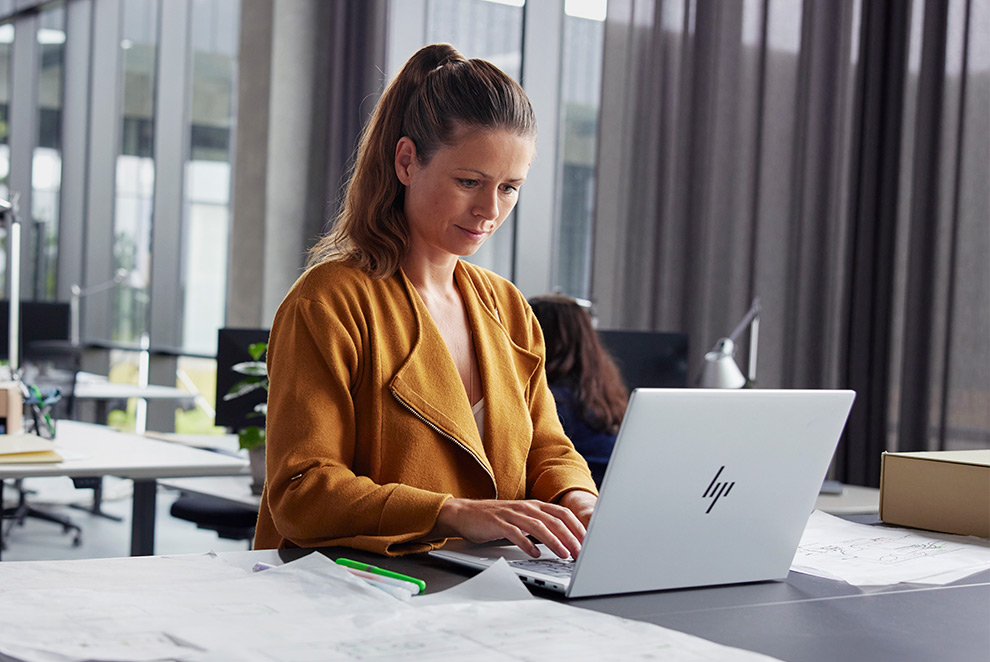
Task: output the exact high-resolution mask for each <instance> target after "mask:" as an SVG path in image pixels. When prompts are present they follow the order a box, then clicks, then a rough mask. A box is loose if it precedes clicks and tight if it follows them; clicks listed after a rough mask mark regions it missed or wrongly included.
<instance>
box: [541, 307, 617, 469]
mask: <svg viewBox="0 0 990 662" xmlns="http://www.w3.org/2000/svg"><path fill="white" fill-rule="evenodd" d="M530 304H531V305H532V306H533V313H534V314H535V315H536V319H538V320H539V321H540V326H541V327H542V328H543V334H544V337H545V339H546V353H547V381H548V382H549V383H550V390H551V391H552V392H553V396H554V399H555V400H556V401H557V412H558V413H559V414H560V420H561V422H562V423H563V425H564V432H566V433H567V436H568V437H569V438H570V440H571V441H572V442H574V447H575V448H576V449H577V450H578V452H579V453H581V455H583V456H584V459H585V460H587V461H588V465H589V466H590V467H591V475H592V476H593V477H594V479H595V483H596V484H597V485H601V484H602V479H603V478H604V477H605V467H606V466H608V460H609V457H610V456H611V455H612V447H613V446H615V435H616V434H617V433H618V432H619V425H620V424H621V423H622V416H623V414H625V411H626V404H627V403H628V401H629V393H628V391H627V389H626V387H625V385H624V384H623V383H622V375H621V374H620V373H619V369H618V367H616V365H615V362H614V361H613V360H612V357H611V356H609V354H608V352H607V351H606V350H605V348H604V347H602V344H601V342H600V341H599V339H598V334H597V333H595V330H594V329H593V328H592V326H591V317H590V316H589V315H588V313H587V312H585V310H584V309H583V308H581V306H579V305H578V304H577V303H576V302H575V301H574V299H571V298H569V297H563V296H557V295H550V296H544V297H536V298H533V299H531V300H530Z"/></svg>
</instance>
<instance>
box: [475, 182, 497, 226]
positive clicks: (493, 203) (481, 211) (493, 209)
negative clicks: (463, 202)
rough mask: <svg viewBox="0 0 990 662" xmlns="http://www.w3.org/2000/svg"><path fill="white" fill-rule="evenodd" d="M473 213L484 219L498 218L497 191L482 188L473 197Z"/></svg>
mask: <svg viewBox="0 0 990 662" xmlns="http://www.w3.org/2000/svg"><path fill="white" fill-rule="evenodd" d="M474 204H475V206H474V213H475V215H476V216H479V217H481V218H482V219H484V220H486V221H494V220H497V219H498V191H497V190H495V189H492V190H482V191H480V192H479V193H478V196H477V198H476V199H475V203H474Z"/></svg>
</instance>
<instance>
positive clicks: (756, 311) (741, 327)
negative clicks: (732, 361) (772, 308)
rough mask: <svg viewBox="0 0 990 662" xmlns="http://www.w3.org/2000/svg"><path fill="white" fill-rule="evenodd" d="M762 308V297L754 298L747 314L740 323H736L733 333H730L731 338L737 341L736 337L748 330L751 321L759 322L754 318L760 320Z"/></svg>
mask: <svg viewBox="0 0 990 662" xmlns="http://www.w3.org/2000/svg"><path fill="white" fill-rule="evenodd" d="M761 310H762V308H760V297H756V298H755V299H753V304H752V305H751V306H750V307H749V310H748V311H746V314H745V315H744V316H743V318H742V321H741V322H739V324H738V325H736V328H735V329H733V330H732V333H730V334H729V340H731V341H732V342H736V339H737V338H738V337H739V335H740V334H741V333H742V332H743V331H745V330H746V327H747V326H749V325H750V323H751V322H753V323H758V322H754V320H759V316H760V311H761Z"/></svg>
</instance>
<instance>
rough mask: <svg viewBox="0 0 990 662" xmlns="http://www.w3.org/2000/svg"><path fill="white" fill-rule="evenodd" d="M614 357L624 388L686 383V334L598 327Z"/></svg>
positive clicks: (666, 386)
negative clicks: (615, 329) (610, 329)
mask: <svg viewBox="0 0 990 662" xmlns="http://www.w3.org/2000/svg"><path fill="white" fill-rule="evenodd" d="M598 337H599V338H600V339H601V341H602V344H603V345H604V346H605V348H606V349H607V350H608V351H609V353H610V354H611V355H612V358H614V359H615V362H616V364H618V366H619V371H620V372H621V373H622V378H623V381H625V384H626V388H628V389H629V390H630V391H632V390H633V389H634V388H647V387H648V388H684V387H686V386H687V372H688V356H689V355H688V337H687V334H686V333H665V332H660V331H602V330H599V331H598Z"/></svg>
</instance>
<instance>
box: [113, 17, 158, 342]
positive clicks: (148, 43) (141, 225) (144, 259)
mask: <svg viewBox="0 0 990 662" xmlns="http://www.w3.org/2000/svg"><path fill="white" fill-rule="evenodd" d="M158 4H159V3H158V0H123V2H122V3H121V11H122V26H123V27H122V30H121V40H120V62H121V65H120V72H121V73H120V75H121V76H122V81H121V85H122V89H121V95H120V98H121V100H122V102H121V103H122V105H121V117H120V125H121V128H120V146H119V152H118V156H117V173H116V185H117V187H116V205H115V210H114V212H115V213H114V228H113V257H114V265H113V266H114V269H115V270H118V271H119V270H122V271H121V273H126V274H127V278H126V280H125V281H124V282H123V283H121V286H120V287H117V288H116V289H115V290H114V297H113V298H114V309H113V331H112V333H113V340H114V341H118V342H119V341H123V342H139V341H140V339H141V336H142V335H143V334H145V333H147V332H148V289H147V288H148V286H147V284H148V279H149V277H150V274H151V223H152V211H153V206H154V190H155V155H154V142H155V141H154V138H155V114H154V113H155V89H156V84H155V83H156V71H157V64H158V11H159V7H158ZM111 275H112V274H108V277H110V276H111Z"/></svg>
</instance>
